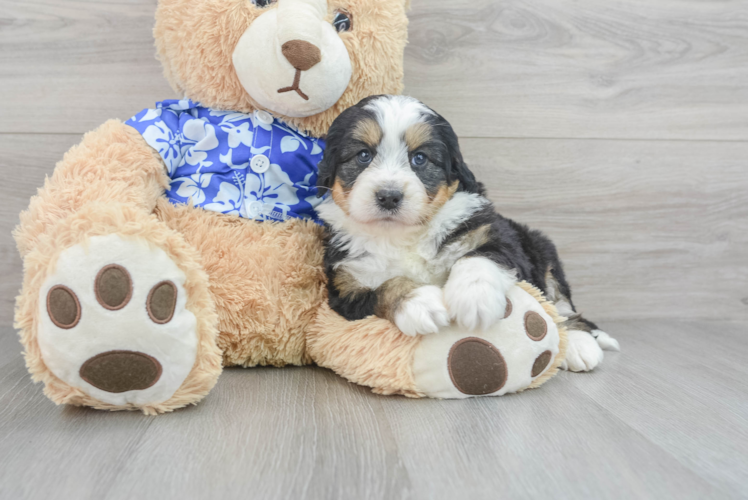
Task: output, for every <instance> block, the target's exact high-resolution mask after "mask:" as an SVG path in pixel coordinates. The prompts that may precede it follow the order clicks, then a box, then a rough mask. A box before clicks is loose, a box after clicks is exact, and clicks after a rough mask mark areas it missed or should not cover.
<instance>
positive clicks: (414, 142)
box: [405, 122, 431, 151]
mask: <svg viewBox="0 0 748 500" xmlns="http://www.w3.org/2000/svg"><path fill="white" fill-rule="evenodd" d="M430 140H431V125H429V124H428V123H426V122H419V123H416V124H415V125H411V126H410V127H408V130H406V131H405V144H407V145H408V151H415V150H416V149H418V148H420V147H421V146H423V145H424V144H426V143H427V142H428V141H430Z"/></svg>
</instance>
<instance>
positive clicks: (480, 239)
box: [460, 224, 491, 251]
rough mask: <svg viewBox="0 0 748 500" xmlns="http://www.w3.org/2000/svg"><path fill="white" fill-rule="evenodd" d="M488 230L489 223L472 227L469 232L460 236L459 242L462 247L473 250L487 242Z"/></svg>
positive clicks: (489, 227)
mask: <svg viewBox="0 0 748 500" xmlns="http://www.w3.org/2000/svg"><path fill="white" fill-rule="evenodd" d="M490 232H491V226H490V225H489V224H484V225H482V226H481V227H479V228H477V229H473V230H472V231H470V232H469V233H466V234H465V235H464V236H462V237H461V238H460V243H461V244H462V245H464V247H465V248H467V249H468V251H470V250H475V249H476V248H478V247H481V246H483V245H485V244H486V243H488V240H489V233H490Z"/></svg>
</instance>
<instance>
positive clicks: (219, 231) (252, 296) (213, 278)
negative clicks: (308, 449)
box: [156, 198, 325, 366]
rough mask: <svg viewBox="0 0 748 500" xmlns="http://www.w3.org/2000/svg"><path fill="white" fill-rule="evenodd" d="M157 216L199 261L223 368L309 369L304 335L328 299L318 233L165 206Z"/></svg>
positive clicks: (302, 225) (305, 226)
mask: <svg viewBox="0 0 748 500" xmlns="http://www.w3.org/2000/svg"><path fill="white" fill-rule="evenodd" d="M156 215H157V217H158V218H159V219H160V220H162V221H163V222H164V223H166V224H167V225H168V226H169V227H170V228H172V229H174V230H175V231H177V232H179V233H181V234H182V235H183V236H184V238H185V239H186V241H187V242H188V243H190V244H191V245H194V246H195V247H196V248H197V249H198V251H199V252H200V254H201V256H202V265H203V268H204V270H205V271H206V272H207V273H208V277H209V282H210V292H211V294H212V295H213V298H214V301H215V305H216V311H217V313H218V317H219V324H218V329H219V337H218V346H219V348H220V349H221V350H222V351H223V363H224V365H225V366H237V365H238V366H255V365H274V366H283V365H286V364H295V365H300V364H307V363H309V362H310V359H309V356H308V355H307V353H306V331H307V329H308V326H309V324H310V323H311V322H312V321H313V320H314V318H315V315H316V311H317V309H318V307H319V305H320V303H321V302H322V301H323V300H324V297H325V293H324V285H325V279H324V271H323V268H322V257H323V248H322V244H321V231H322V228H321V227H320V226H319V225H317V224H315V223H314V222H311V221H305V220H301V219H291V220H289V221H287V222H282V223H272V222H257V221H253V220H248V219H241V218H239V217H237V216H230V215H223V214H219V213H216V212H210V211H207V210H203V209H200V208H192V207H189V206H187V205H173V204H171V203H169V202H168V201H167V200H166V199H165V198H164V199H162V200H160V201H159V202H158V204H157V207H156Z"/></svg>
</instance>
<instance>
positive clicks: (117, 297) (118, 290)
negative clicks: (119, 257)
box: [94, 264, 132, 311]
mask: <svg viewBox="0 0 748 500" xmlns="http://www.w3.org/2000/svg"><path fill="white" fill-rule="evenodd" d="M94 291H95V293H96V300H98V301H99V304H101V306H102V307H103V308H104V309H109V310H110V311H118V310H120V309H122V308H123V307H125V306H126V305H127V303H128V302H130V298H132V279H131V278H130V273H128V272H127V269H125V268H124V267H122V266H119V265H117V264H110V265H108V266H104V267H102V268H101V271H99V274H97V275H96V281H95V282H94Z"/></svg>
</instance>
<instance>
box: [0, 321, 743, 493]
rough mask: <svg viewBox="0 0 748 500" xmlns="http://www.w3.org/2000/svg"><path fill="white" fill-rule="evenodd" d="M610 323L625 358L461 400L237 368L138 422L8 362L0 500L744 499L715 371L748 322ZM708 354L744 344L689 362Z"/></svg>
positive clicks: (303, 372)
mask: <svg viewBox="0 0 748 500" xmlns="http://www.w3.org/2000/svg"><path fill="white" fill-rule="evenodd" d="M611 326H612V327H613V328H614V329H615V330H616V331H617V332H618V336H619V339H620V340H621V343H622V345H623V351H622V352H621V353H608V354H607V355H606V360H605V362H604V363H603V365H602V366H601V368H600V369H599V370H598V371H596V372H593V373H591V374H573V373H562V374H561V375H560V376H558V377H557V378H556V379H554V380H552V381H550V382H549V383H548V384H546V385H545V386H544V387H542V388H541V389H538V390H533V391H527V392H525V393H522V394H519V395H513V396H507V397H502V398H485V399H473V400H466V401H440V400H409V399H406V398H401V397H382V396H377V395H374V394H371V393H370V392H369V391H368V390H367V389H365V388H361V387H357V386H354V385H352V384H349V383H347V382H345V381H344V380H343V379H341V378H339V377H337V376H335V375H334V374H332V373H331V372H329V371H327V370H323V369H320V368H314V367H306V368H288V369H275V368H260V369H248V370H243V369H231V370H227V371H226V372H224V374H223V375H222V376H221V379H220V380H219V382H218V385H217V386H216V387H215V389H214V390H213V392H212V393H211V394H210V395H209V396H208V397H207V398H206V399H205V400H204V401H203V402H201V403H200V404H199V405H198V406H196V407H190V408H187V409H183V410H180V411H177V412H175V413H172V414H169V415H163V416H158V417H145V416H143V415H140V414H138V413H109V412H100V411H94V410H86V409H80V408H65V407H55V406H54V405H52V403H50V402H49V401H48V400H46V398H45V397H44V396H43V395H42V393H41V388H40V386H38V385H37V386H35V385H32V384H31V383H30V380H29V377H28V375H27V374H26V373H25V369H24V367H23V362H22V360H21V359H20V357H18V358H16V359H15V360H13V361H11V362H10V363H9V364H7V365H5V366H4V367H2V368H1V369H0V449H3V451H4V452H5V453H3V454H0V496H1V497H3V498H28V499H36V498H39V499H44V498H50V497H59V498H73V497H84V498H87V497H91V496H97V497H103V498H117V499H118V498H132V497H141V496H147V497H169V498H170V497H179V498H205V497H208V496H210V497H224V498H233V497H238V496H242V495H247V494H249V495H250V496H252V497H255V496H256V497H258V498H268V499H274V498H309V499H327V498H361V499H368V498H372V499H373V498H412V499H421V498H433V499H442V498H476V499H483V498H505V497H506V498H538V497H549V496H553V497H554V498H676V497H677V498H726V497H739V496H741V495H742V493H743V492H744V486H745V482H746V478H745V471H746V470H748V458H747V457H748V453H746V450H747V448H748V435H747V433H746V432H745V431H744V429H745V428H746V426H745V419H746V417H748V405H746V401H748V394H746V391H745V387H746V384H745V382H742V381H738V382H739V383H738V384H737V385H736V384H735V383H734V382H735V379H734V373H733V372H732V368H728V369H727V370H726V371H724V370H721V369H719V367H714V366H713V363H714V360H715V359H720V358H721V359H724V360H725V361H727V362H728V364H729V365H730V366H737V365H739V363H740V361H741V360H742V352H744V347H745V343H746V342H747V341H746V340H745V339H746V336H745V330H746V328H748V323H745V322H743V323H730V322H720V321H705V322H672V321H662V322H651V321H617V322H613V323H611ZM9 336H12V332H10V331H9V330H8V329H4V330H0V340H2V339H3V338H4V337H5V338H7V337H9ZM715 340H716V341H717V343H723V344H728V343H731V342H733V341H736V342H737V344H735V345H734V346H735V349H732V350H729V349H724V350H723V351H721V352H718V353H717V354H715V355H714V356H712V355H710V354H708V355H707V357H706V358H704V359H703V360H702V361H699V355H698V354H697V353H708V352H709V351H710V349H711V348H712V346H714V345H715ZM679 343H682V344H679Z"/></svg>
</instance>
